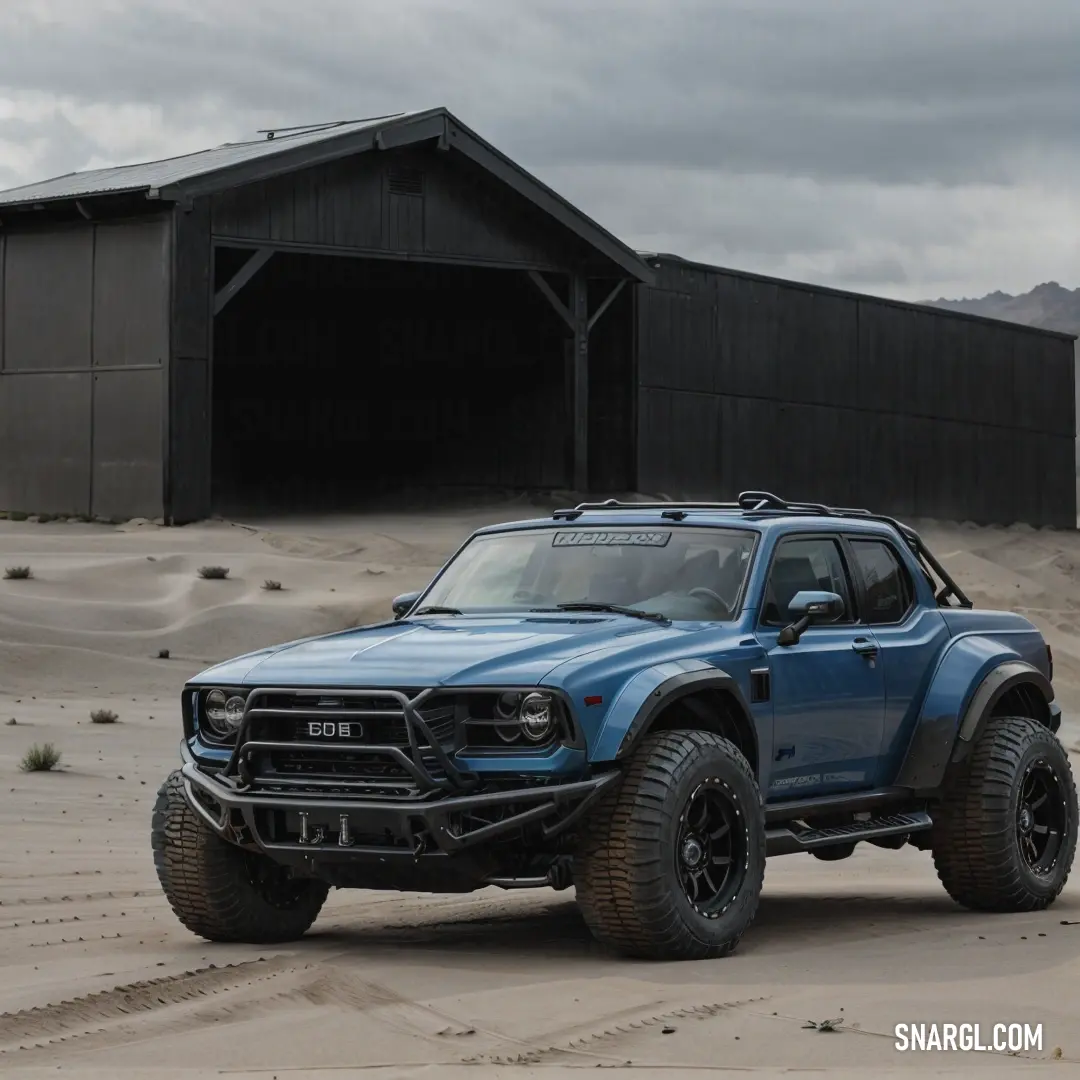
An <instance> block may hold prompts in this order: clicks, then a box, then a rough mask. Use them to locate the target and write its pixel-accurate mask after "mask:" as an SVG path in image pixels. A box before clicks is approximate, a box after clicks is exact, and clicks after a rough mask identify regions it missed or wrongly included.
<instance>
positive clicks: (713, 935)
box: [574, 731, 765, 960]
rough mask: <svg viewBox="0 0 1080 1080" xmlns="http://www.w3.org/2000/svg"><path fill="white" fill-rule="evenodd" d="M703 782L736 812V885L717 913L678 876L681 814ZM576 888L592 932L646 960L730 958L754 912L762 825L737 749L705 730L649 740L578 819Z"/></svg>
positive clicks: (745, 765)
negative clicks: (693, 897)
mask: <svg viewBox="0 0 1080 1080" xmlns="http://www.w3.org/2000/svg"><path fill="white" fill-rule="evenodd" d="M706 781H708V782H710V783H711V784H712V785H713V786H715V787H716V790H717V791H718V792H719V793H722V797H724V798H729V799H730V800H731V802H732V803H733V805H734V807H736V808H737V811H736V812H737V815H738V816H737V818H736V821H737V823H738V825H739V826H741V829H742V832H741V833H737V830H732V832H733V834H734V833H737V837H738V842H739V844H740V846H741V847H740V857H739V860H738V863H739V865H740V866H741V882H740V883H739V885H738V891H737V892H736V893H735V894H734V896H733V898H732V899H731V900H730V901H729V902H728V903H727V906H726V907H724V909H723V910H722V912H719V913H718V914H717V915H716V917H706V916H704V915H702V914H700V913H699V912H698V911H697V910H695V908H694V906H693V905H692V903H691V901H690V899H689V898H688V894H687V892H686V890H685V889H684V888H683V886H682V884H681V881H680V862H679V860H680V852H679V851H678V850H677V846H678V842H679V841H678V837H679V831H680V828H681V826H680V818H681V817H682V815H684V814H685V813H686V812H687V811H688V809H689V807H690V805H691V800H692V798H693V797H694V796H695V792H700V790H701V786H702V784H703V783H705V782H706ZM581 837H582V838H581V841H580V843H579V847H578V850H577V851H576V852H575V856H574V885H575V889H576V892H577V901H578V905H579V907H580V909H581V912H582V914H583V916H584V918H585V922H586V923H587V924H588V926H589V929H590V930H591V931H592V933H593V936H594V937H595V938H596V939H597V940H598V941H599V942H601V943H602V944H604V945H607V946H609V947H611V948H613V949H614V950H616V951H617V952H620V953H623V954H624V955H628V956H634V957H639V958H643V959H653V960H705V959H714V958H717V957H722V956H727V955H728V954H729V953H731V952H732V951H733V950H734V949H735V947H736V946H737V945H738V943H739V941H740V939H741V938H742V936H743V934H744V933H745V932H746V930H747V929H748V928H749V927H750V925H751V923H752V922H753V920H754V916H755V915H756V914H757V907H758V900H759V898H760V895H761V886H762V882H763V880H764V876H765V824H764V814H763V811H762V801H761V795H760V792H759V791H758V786H757V783H756V781H755V779H754V774H753V772H752V770H751V768H750V766H749V764H748V763H747V761H746V758H745V757H743V755H742V754H741V753H740V752H739V750H738V748H737V747H736V746H735V745H734V744H733V743H731V742H730V741H728V740H727V739H724V738H721V737H720V736H718V735H713V734H711V733H709V732H704V731H664V732H659V733H657V734H655V735H649V736H647V737H646V738H645V739H644V740H643V741H642V744H641V746H640V747H639V748H638V749H637V751H636V752H635V753H634V755H633V757H632V758H631V759H630V761H629V763H628V764H627V767H626V771H625V774H624V776H623V778H622V780H621V781H620V782H619V783H618V784H617V785H616V790H615V791H612V792H609V793H608V794H606V795H605V796H604V798H603V799H602V801H601V802H600V804H599V805H598V806H597V808H596V809H595V810H594V811H593V812H592V813H591V814H590V815H589V817H588V819H587V820H586V821H585V822H584V823H583V825H582V830H581Z"/></svg>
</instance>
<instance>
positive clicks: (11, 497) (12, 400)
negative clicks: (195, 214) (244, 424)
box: [0, 216, 170, 518]
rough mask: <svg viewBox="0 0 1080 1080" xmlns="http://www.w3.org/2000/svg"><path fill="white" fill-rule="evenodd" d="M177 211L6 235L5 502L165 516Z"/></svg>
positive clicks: (0, 295)
mask: <svg viewBox="0 0 1080 1080" xmlns="http://www.w3.org/2000/svg"><path fill="white" fill-rule="evenodd" d="M169 252H170V237H169V228H168V218H167V217H164V216H159V217H155V218H151V219H144V220H141V221H127V222H123V223H110V224H88V223H87V224H82V225H74V226H63V227H54V228H48V229H44V230H35V231H25V232H10V233H7V234H6V235H4V236H2V237H0V267H2V269H0V508H2V509H7V510H22V511H27V512H32V513H56V514H83V515H87V514H88V515H95V516H103V517H113V516H125V517H131V516H136V515H145V516H148V517H151V518H155V517H159V516H160V515H161V513H162V477H163V463H162V447H163V439H164V417H165V408H164V406H165V387H164V377H163V373H164V371H165V370H166V365H167V362H168V356H169V259H170V254H169Z"/></svg>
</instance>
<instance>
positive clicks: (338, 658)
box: [192, 613, 699, 688]
mask: <svg viewBox="0 0 1080 1080" xmlns="http://www.w3.org/2000/svg"><path fill="white" fill-rule="evenodd" d="M698 629H699V627H698V626H696V625H694V624H683V625H682V626H680V624H664V623H660V624H657V623H651V622H644V621H643V620H640V619H635V618H632V617H628V616H624V615H606V614H592V613H589V614H573V615H570V614H567V615H547V614H537V615H498V616H472V615H467V616H452V617H448V618H425V619H419V620H414V621H409V620H403V621H401V622H394V623H389V624H382V625H376V626H368V627H360V628H357V629H355V630H347V631H343V632H340V633H336V634H330V635H327V636H325V637H317V638H308V639H305V640H303V641H297V642H291V643H289V644H285V645H281V646H278V647H277V648H273V649H266V650H262V651H260V652H256V653H251V654H248V655H246V656H242V657H237V658H236V659H234V660H229V661H226V662H225V663H223V664H219V665H217V666H216V667H212V668H209V669H208V670H207V671H204V672H202V673H201V674H200V675H199V676H198V677H197V678H196V679H194V680H192V681H193V682H196V683H202V684H204V685H205V684H207V683H217V684H226V685H230V684H231V685H233V686H289V685H299V686H327V687H329V686H385V687H399V688H405V687H408V688H420V687H425V686H440V685H446V686H453V685H472V686H483V685H489V686H497V685H518V686H532V685H536V684H537V683H539V682H540V681H541V680H542V679H543V678H544V676H546V675H547V674H548V673H549V672H550V671H552V670H553V669H554V668H556V667H558V666H559V665H560V664H563V663H565V662H566V661H568V660H571V659H574V660H579V661H580V659H581V658H582V657H583V656H586V655H587V654H588V653H590V652H597V653H599V652H601V651H603V654H604V658H605V660H606V661H610V659H612V657H613V654H619V653H622V652H623V651H624V650H625V651H627V652H630V651H634V650H637V649H639V648H641V647H642V646H651V647H654V648H655V647H656V646H658V645H659V646H661V647H662V645H663V644H664V643H672V642H674V641H676V640H678V639H680V638H682V637H684V636H685V635H686V634H688V633H693V632H695V631H696V630H698Z"/></svg>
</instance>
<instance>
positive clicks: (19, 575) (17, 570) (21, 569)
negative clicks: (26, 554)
mask: <svg viewBox="0 0 1080 1080" xmlns="http://www.w3.org/2000/svg"><path fill="white" fill-rule="evenodd" d="M33 576H34V572H33V570H31V569H30V567H29V566H9V567H8V568H7V569H6V570H5V571H4V580H5V581H26V580H27V579H28V578H32V577H33Z"/></svg>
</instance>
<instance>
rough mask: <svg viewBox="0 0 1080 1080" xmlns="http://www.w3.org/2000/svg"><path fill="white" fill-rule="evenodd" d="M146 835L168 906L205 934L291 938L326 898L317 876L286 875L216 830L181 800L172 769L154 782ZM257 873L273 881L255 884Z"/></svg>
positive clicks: (250, 939)
mask: <svg viewBox="0 0 1080 1080" xmlns="http://www.w3.org/2000/svg"><path fill="white" fill-rule="evenodd" d="M150 835H151V846H152V847H153V851H154V866H155V868H156V870H157V875H158V881H160V882H161V887H162V889H163V890H164V892H165V896H166V898H167V899H168V901H169V905H170V906H171V907H172V909H173V912H174V913H175V914H176V917H177V918H178V919H179V920H180V922H181V923H183V925H184V926H186V927H187V929H188V930H190V931H191V932H192V933H193V934H198V935H199V936H200V937H203V938H206V939H208V940H209V941H230V942H246V943H250V944H255V945H262V944H270V943H273V942H283V941H295V940H296V939H297V938H299V937H302V936H303V935H304V933H306V932H307V930H308V929H309V927H310V926H311V924H312V923H313V922H314V921H315V919H316V917H317V916H318V914H319V910H320V909H321V908H322V906H323V903H324V901H325V900H326V896H327V893H328V891H329V889H328V886H327V885H326V884H324V883H323V882H320V881H314V880H306V879H296V880H286V879H285V878H284V875H283V874H282V873H281V871H280V870H279V868H278V867H277V866H276V864H274V863H273V862H272V861H271V860H270V859H269V858H268V857H267V856H266V855H262V854H259V853H258V852H251V851H246V850H244V849H243V848H239V847H237V846H236V845H234V844H230V843H229V842H228V841H226V840H223V839H222V838H221V837H220V836H218V835H217V834H216V833H215V832H214V831H213V830H212V829H211V828H210V827H209V825H207V824H206V822H205V821H203V819H202V818H201V817H200V816H199V815H198V814H197V813H196V812H195V811H194V810H192V809H191V807H190V806H189V805H188V802H187V799H186V798H185V797H184V784H183V780H182V779H181V776H180V773H179V772H174V773H171V774H170V775H169V777H168V778H167V779H166V781H165V783H164V784H162V785H161V787H160V788H159V789H158V793H157V800H156V802H155V803H154V813H153V819H152V824H151V834H150ZM260 874H269V875H271V877H276V878H277V879H278V880H277V881H275V883H274V885H273V887H266V886H260V884H259V883H257V882H256V880H255V878H256V877H257V876H259V875H260Z"/></svg>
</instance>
